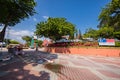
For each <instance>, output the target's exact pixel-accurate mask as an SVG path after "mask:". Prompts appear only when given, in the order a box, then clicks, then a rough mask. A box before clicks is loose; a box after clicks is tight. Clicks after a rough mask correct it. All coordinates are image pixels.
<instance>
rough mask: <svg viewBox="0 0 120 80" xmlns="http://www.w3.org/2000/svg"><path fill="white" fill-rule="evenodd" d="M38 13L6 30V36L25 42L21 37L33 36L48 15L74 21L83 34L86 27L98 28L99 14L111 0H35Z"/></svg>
mask: <svg viewBox="0 0 120 80" xmlns="http://www.w3.org/2000/svg"><path fill="white" fill-rule="evenodd" d="M35 1H36V2H37V6H36V7H35V10H36V12H37V13H36V14H35V15H34V16H32V17H30V18H29V19H25V20H24V21H21V23H18V24H17V25H15V26H14V27H12V28H10V29H9V30H7V32H6V38H9V39H14V40H18V41H20V42H22V43H23V42H24V41H23V40H22V39H21V37H22V36H25V35H28V36H32V35H33V32H34V31H35V28H36V24H37V23H39V22H41V21H46V20H47V18H48V17H54V18H55V17H59V18H61V17H63V18H66V19H67V21H69V22H71V23H73V24H74V25H75V26H76V28H77V29H80V30H81V32H82V34H84V33H85V31H86V29H88V28H93V29H97V25H98V24H99V21H98V16H99V14H100V12H101V11H102V8H104V7H105V5H106V4H108V3H109V2H110V1H111V0H35Z"/></svg>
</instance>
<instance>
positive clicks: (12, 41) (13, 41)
mask: <svg viewBox="0 0 120 80" xmlns="http://www.w3.org/2000/svg"><path fill="white" fill-rule="evenodd" d="M10 44H20V42H18V41H16V40H10Z"/></svg>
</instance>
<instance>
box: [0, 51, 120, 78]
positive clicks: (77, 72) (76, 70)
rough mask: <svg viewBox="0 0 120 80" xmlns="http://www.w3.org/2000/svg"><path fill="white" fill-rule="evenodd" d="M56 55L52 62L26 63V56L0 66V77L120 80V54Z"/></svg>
mask: <svg viewBox="0 0 120 80" xmlns="http://www.w3.org/2000/svg"><path fill="white" fill-rule="evenodd" d="M39 53H40V52H37V53H35V54H39ZM57 55H58V59H56V60H55V63H52V64H36V63H26V62H24V61H23V60H24V57H23V60H21V59H20V60H18V61H16V62H13V63H9V64H7V65H3V66H0V80H120V57H101V56H80V55H75V54H74V55H72V54H57Z"/></svg>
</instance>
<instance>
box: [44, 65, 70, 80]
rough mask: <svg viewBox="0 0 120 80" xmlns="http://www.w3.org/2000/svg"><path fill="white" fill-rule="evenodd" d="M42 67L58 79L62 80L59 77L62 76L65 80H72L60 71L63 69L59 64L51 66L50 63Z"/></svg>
mask: <svg viewBox="0 0 120 80" xmlns="http://www.w3.org/2000/svg"><path fill="white" fill-rule="evenodd" d="M44 67H45V68H46V69H48V70H50V71H52V72H54V73H56V75H57V76H58V77H60V78H61V79H62V80H64V78H62V77H61V75H62V76H64V77H65V78H66V79H67V80H72V79H71V78H70V77H69V76H67V75H66V74H65V73H63V72H62V70H63V69H64V68H65V67H64V66H63V65H61V64H56V63H54V64H52V63H48V64H45V65H44Z"/></svg>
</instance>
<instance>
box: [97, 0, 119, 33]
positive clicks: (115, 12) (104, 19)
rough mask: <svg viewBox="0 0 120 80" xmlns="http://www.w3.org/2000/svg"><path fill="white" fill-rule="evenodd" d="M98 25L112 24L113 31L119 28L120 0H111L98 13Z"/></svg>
mask: <svg viewBox="0 0 120 80" xmlns="http://www.w3.org/2000/svg"><path fill="white" fill-rule="evenodd" d="M99 21H100V23H99V25H98V27H104V26H112V27H113V28H114V29H115V31H119V30H120V0H112V1H111V2H110V3H109V4H107V5H106V7H105V8H103V9H102V12H101V13H100V15H99Z"/></svg>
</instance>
